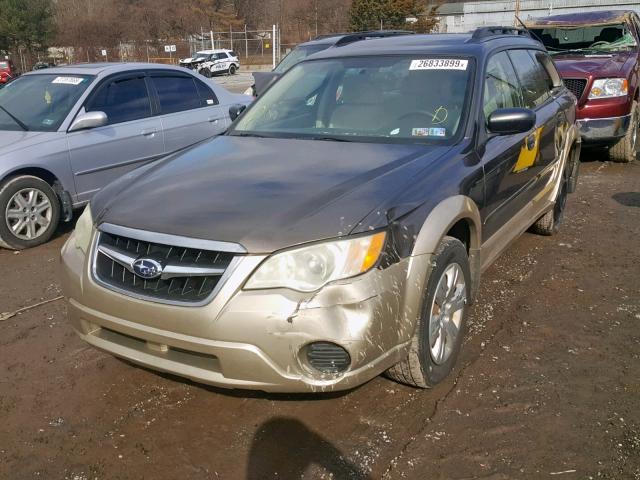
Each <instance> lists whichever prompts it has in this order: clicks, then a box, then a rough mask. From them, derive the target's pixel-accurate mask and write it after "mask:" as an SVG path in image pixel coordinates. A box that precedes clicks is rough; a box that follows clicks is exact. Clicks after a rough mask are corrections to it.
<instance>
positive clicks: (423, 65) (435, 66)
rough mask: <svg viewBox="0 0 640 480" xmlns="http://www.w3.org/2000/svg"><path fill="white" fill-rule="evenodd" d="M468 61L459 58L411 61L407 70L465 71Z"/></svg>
mask: <svg viewBox="0 0 640 480" xmlns="http://www.w3.org/2000/svg"><path fill="white" fill-rule="evenodd" d="M468 65H469V60H461V59H459V58H427V59H423V60H412V61H411V66H410V67H409V70H466V69H467V66H468Z"/></svg>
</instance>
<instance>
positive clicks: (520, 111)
mask: <svg viewBox="0 0 640 480" xmlns="http://www.w3.org/2000/svg"><path fill="white" fill-rule="evenodd" d="M535 125H536V114H535V112H534V111H533V110H529V109H528V108H499V109H498V110H496V111H494V112H493V113H492V114H491V115H489V119H488V120H487V127H488V128H489V131H490V132H491V133H496V134H498V135H512V134H514V133H526V132H528V131H529V130H531V129H532V128H533V127H535Z"/></svg>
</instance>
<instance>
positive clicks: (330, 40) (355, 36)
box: [298, 30, 414, 47]
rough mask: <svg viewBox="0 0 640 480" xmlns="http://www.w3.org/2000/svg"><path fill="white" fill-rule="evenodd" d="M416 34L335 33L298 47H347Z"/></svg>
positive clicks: (394, 32) (405, 31) (397, 32)
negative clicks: (362, 42) (378, 39)
mask: <svg viewBox="0 0 640 480" xmlns="http://www.w3.org/2000/svg"><path fill="white" fill-rule="evenodd" d="M413 33H414V32H411V31H408V30H371V31H366V32H351V33H333V34H330V35H320V36H318V37H316V38H314V39H313V40H310V41H308V42H304V43H300V44H299V45H298V46H302V47H305V46H311V45H328V46H332V45H336V46H340V45H347V44H349V43H353V42H357V41H360V40H368V39H372V38H386V37H393V36H399V35H413Z"/></svg>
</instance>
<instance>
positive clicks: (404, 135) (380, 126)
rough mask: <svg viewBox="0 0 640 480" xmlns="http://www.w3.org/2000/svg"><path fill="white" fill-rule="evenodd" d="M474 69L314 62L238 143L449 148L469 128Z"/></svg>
mask: <svg viewBox="0 0 640 480" xmlns="http://www.w3.org/2000/svg"><path fill="white" fill-rule="evenodd" d="M471 68H472V63H471V62H470V61H469V60H464V59H455V58H446V59H445V58H435V57H432V58H429V57H426V58H425V57H396V56H393V57H391V56H387V57H360V58H339V59H327V60H315V61H307V62H303V63H300V64H298V65H297V66H295V67H294V68H292V69H291V70H290V71H289V72H288V73H287V74H286V75H284V76H283V77H282V78H281V79H280V80H279V81H278V82H276V83H275V84H274V85H273V86H272V87H271V88H270V89H269V90H268V91H267V92H266V93H265V94H264V95H263V96H261V97H260V98H258V100H257V101H256V102H255V104H254V105H253V106H252V107H251V108H250V109H249V110H248V111H247V112H246V113H245V114H244V115H243V116H242V117H241V118H240V119H239V121H238V123H237V124H236V126H235V128H234V129H233V130H232V131H231V132H230V134H231V135H242V134H244V135H259V136H270V137H285V138H316V139H323V140H324V139H335V140H343V141H349V140H353V141H386V142H394V141H398V142H403V143H404V142H407V141H419V142H443V141H447V140H449V139H451V138H452V137H454V136H455V135H456V133H457V132H458V130H459V128H460V125H461V124H462V123H463V122H462V120H463V118H464V106H465V101H466V97H467V91H468V88H467V85H468V81H469V72H470V70H471Z"/></svg>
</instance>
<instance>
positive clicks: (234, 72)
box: [229, 64, 236, 75]
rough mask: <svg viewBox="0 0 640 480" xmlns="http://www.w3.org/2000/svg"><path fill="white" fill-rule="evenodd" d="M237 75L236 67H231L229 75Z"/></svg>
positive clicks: (232, 65)
mask: <svg viewBox="0 0 640 480" xmlns="http://www.w3.org/2000/svg"><path fill="white" fill-rule="evenodd" d="M235 74H236V66H235V65H234V64H231V65H229V75H235Z"/></svg>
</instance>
